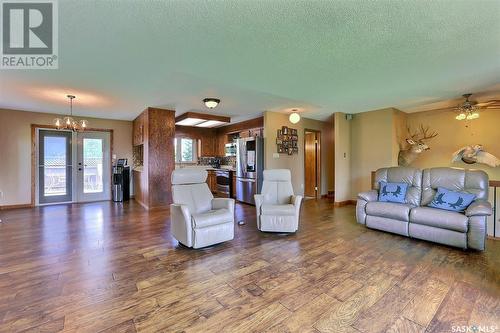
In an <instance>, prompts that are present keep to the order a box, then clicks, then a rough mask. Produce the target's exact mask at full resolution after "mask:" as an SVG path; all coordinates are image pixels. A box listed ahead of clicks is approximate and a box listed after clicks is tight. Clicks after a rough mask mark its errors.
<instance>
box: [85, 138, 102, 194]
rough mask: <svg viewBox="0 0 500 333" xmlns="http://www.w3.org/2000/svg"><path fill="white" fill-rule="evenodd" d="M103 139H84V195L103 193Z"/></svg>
mask: <svg viewBox="0 0 500 333" xmlns="http://www.w3.org/2000/svg"><path fill="white" fill-rule="evenodd" d="M102 148H103V147H102V139H89V138H84V139H83V193H100V192H103V189H104V186H103V163H104V160H103V149H102Z"/></svg>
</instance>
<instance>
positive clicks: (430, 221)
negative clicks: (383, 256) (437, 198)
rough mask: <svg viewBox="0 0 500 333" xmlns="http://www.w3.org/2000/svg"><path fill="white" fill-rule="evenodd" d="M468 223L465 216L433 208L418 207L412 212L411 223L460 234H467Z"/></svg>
mask: <svg viewBox="0 0 500 333" xmlns="http://www.w3.org/2000/svg"><path fill="white" fill-rule="evenodd" d="M468 221H469V219H468V218H467V216H465V215H464V214H461V213H457V212H452V211H447V210H442V209H437V208H431V207H416V208H413V209H412V210H411V212H410V223H416V224H423V225H428V226H431V227H437V228H442V229H448V230H455V231H460V232H467V226H468Z"/></svg>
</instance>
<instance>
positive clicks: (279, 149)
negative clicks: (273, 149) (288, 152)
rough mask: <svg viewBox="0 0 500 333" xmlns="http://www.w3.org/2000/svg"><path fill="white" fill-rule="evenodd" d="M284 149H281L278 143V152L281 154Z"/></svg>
mask: <svg viewBox="0 0 500 333" xmlns="http://www.w3.org/2000/svg"><path fill="white" fill-rule="evenodd" d="M284 152H285V151H284V150H283V146H282V145H278V153H280V154H283V153H284Z"/></svg>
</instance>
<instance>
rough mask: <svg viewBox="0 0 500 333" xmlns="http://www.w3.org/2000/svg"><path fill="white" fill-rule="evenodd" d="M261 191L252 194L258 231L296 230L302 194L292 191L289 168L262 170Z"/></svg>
mask: <svg viewBox="0 0 500 333" xmlns="http://www.w3.org/2000/svg"><path fill="white" fill-rule="evenodd" d="M261 192H262V193H261V194H256V195H255V196H254V198H255V208H256V210H257V228H258V229H259V230H260V231H270V232H296V231H297V229H298V228H299V213H300V204H301V202H302V196H300V195H294V193H293V188H292V176H291V174H290V170H288V169H275V170H264V182H263V184H262V191H261Z"/></svg>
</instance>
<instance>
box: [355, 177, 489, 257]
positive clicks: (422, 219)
mask: <svg viewBox="0 0 500 333" xmlns="http://www.w3.org/2000/svg"><path fill="white" fill-rule="evenodd" d="M380 181H385V182H402V183H406V184H408V189H407V192H406V198H405V203H393V202H379V201H378V192H377V190H378V189H379V182H380ZM373 186H374V188H375V189H376V190H372V191H368V192H363V193H359V194H358V201H357V205H356V219H357V221H358V223H361V224H364V225H366V226H367V227H369V228H373V229H379V230H384V231H388V232H392V233H396V234H400V235H403V236H408V237H412V238H418V239H423V240H428V241H432V242H437V243H441V244H446V245H450V246H455V247H460V248H464V249H467V248H471V249H476V250H484V249H485V243H486V219H487V216H489V215H491V213H492V210H491V204H490V203H489V202H488V175H487V174H486V173H485V172H484V171H480V170H463V169H455V168H430V169H425V170H423V171H421V170H419V169H415V168H408V167H406V168H405V167H393V168H383V169H379V170H377V172H376V174H375V181H374V184H373ZM438 187H443V188H446V189H449V190H453V191H459V192H468V193H473V194H475V195H476V199H475V201H474V202H472V204H471V205H470V206H469V207H468V208H467V209H466V210H465V211H464V212H461V213H460V212H454V211H447V210H442V209H437V208H432V207H427V205H428V204H429V203H430V202H431V201H432V200H433V198H434V195H435V194H436V191H437V188H438Z"/></svg>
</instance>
